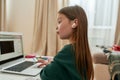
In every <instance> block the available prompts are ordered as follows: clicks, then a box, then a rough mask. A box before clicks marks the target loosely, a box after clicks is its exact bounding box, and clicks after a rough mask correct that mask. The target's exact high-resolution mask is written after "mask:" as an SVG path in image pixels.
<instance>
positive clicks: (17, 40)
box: [0, 32, 41, 76]
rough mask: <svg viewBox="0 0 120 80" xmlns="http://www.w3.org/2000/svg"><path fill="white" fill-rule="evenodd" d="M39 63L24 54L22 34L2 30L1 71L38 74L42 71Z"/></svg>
mask: <svg viewBox="0 0 120 80" xmlns="http://www.w3.org/2000/svg"><path fill="white" fill-rule="evenodd" d="M38 65H39V63H35V61H34V60H26V59H25V58H24V55H23V42H22V34H20V33H13V32H0V71H1V72H7V73H16V74H23V75H30V76H36V75H37V74H39V72H40V71H41V68H37V66H38Z"/></svg>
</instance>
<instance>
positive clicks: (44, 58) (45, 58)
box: [36, 56, 48, 60]
mask: <svg viewBox="0 0 120 80" xmlns="http://www.w3.org/2000/svg"><path fill="white" fill-rule="evenodd" d="M36 59H37V60H39V59H43V60H47V59H48V58H47V57H42V56H40V57H36Z"/></svg>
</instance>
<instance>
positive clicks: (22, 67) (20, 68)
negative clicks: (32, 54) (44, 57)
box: [5, 61, 34, 72]
mask: <svg viewBox="0 0 120 80" xmlns="http://www.w3.org/2000/svg"><path fill="white" fill-rule="evenodd" d="M33 64H34V62H30V61H25V62H22V63H20V64H17V65H14V66H12V67H10V68H7V69H5V70H9V71H17V72H21V71H23V70H25V69H26V68H28V67H30V66H32V65H33Z"/></svg>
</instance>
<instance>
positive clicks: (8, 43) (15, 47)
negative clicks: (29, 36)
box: [0, 32, 23, 65]
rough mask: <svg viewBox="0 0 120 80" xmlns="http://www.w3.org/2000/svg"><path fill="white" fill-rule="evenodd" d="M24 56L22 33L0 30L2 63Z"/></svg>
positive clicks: (0, 56)
mask: <svg viewBox="0 0 120 80" xmlns="http://www.w3.org/2000/svg"><path fill="white" fill-rule="evenodd" d="M21 57H23V42H22V34H21V33H15V32H0V65H1V64H3V63H6V62H8V61H11V60H15V59H18V58H21Z"/></svg>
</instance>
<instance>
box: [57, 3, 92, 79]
mask: <svg viewBox="0 0 120 80" xmlns="http://www.w3.org/2000/svg"><path fill="white" fill-rule="evenodd" d="M58 13H61V14H64V15H65V16H66V17H67V18H68V19H69V20H74V19H78V26H77V27H76V28H75V29H74V32H73V35H72V40H73V41H75V45H74V44H73V47H74V49H75V61H76V68H77V70H78V72H79V74H80V76H82V80H93V77H94V70H93V64H92V58H91V53H90V49H89V43H88V35H87V34H88V33H87V32H88V31H87V29H88V22H87V16H86V13H85V11H84V10H83V8H81V7H80V6H77V5H76V6H68V7H64V8H62V9H61V10H59V12H58Z"/></svg>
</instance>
